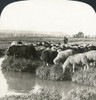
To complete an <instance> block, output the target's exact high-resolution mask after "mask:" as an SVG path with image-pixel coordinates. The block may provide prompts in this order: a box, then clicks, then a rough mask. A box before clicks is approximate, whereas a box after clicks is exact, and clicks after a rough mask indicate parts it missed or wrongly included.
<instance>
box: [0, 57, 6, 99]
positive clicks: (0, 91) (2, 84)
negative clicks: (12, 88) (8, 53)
mask: <svg viewBox="0 0 96 100" xmlns="http://www.w3.org/2000/svg"><path fill="white" fill-rule="evenodd" d="M3 60H4V58H0V66H1V64H2V61H3ZM7 92H8V84H7V81H6V79H5V77H4V75H3V73H2V71H1V67H0V97H2V96H4V95H5V94H6V93H7Z"/></svg>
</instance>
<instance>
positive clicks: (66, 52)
mask: <svg viewBox="0 0 96 100" xmlns="http://www.w3.org/2000/svg"><path fill="white" fill-rule="evenodd" d="M72 54H73V50H71V49H67V50H64V51H60V52H58V55H57V56H56V58H55V59H54V60H53V62H54V64H57V63H60V62H61V63H64V61H65V60H66V59H67V58H68V57H69V56H70V55H72Z"/></svg>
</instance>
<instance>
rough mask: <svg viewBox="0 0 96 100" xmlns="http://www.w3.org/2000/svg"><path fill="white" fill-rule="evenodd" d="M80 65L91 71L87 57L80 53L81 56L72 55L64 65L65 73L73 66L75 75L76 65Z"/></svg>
mask: <svg viewBox="0 0 96 100" xmlns="http://www.w3.org/2000/svg"><path fill="white" fill-rule="evenodd" d="M80 64H81V65H82V66H83V65H86V67H87V69H89V63H88V60H87V57H86V55H85V54H84V53H79V54H75V55H71V56H69V57H68V58H67V59H66V61H65V62H64V64H63V65H62V67H63V72H65V69H66V68H68V67H69V66H70V65H71V66H72V68H73V73H74V70H75V67H76V65H80ZM84 69H85V68H84Z"/></svg>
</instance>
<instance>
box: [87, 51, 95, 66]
mask: <svg viewBox="0 0 96 100" xmlns="http://www.w3.org/2000/svg"><path fill="white" fill-rule="evenodd" d="M85 55H86V57H87V59H88V61H89V63H93V62H94V63H95V65H96V50H91V51H88V52H85Z"/></svg>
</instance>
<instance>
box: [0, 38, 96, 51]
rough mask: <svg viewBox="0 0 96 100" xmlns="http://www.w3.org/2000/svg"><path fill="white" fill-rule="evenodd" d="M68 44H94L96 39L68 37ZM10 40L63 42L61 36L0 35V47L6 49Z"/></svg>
mask: <svg viewBox="0 0 96 100" xmlns="http://www.w3.org/2000/svg"><path fill="white" fill-rule="evenodd" d="M68 40H69V42H68V44H78V43H79V44H80V43H90V44H96V39H92V38H68ZM12 41H22V42H24V43H25V42H27V43H28V42H30V43H36V42H38V41H52V42H55V43H57V42H60V43H63V38H59V37H54V38H53V37H51V38H50V37H48V38H47V37H0V49H6V48H7V47H8V46H10V44H11V42H12Z"/></svg>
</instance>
